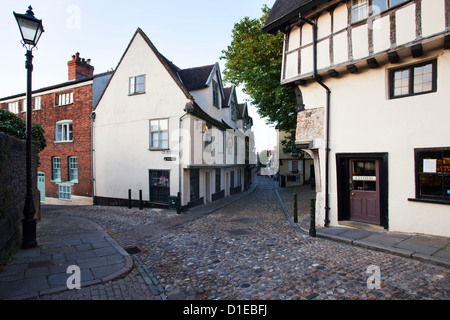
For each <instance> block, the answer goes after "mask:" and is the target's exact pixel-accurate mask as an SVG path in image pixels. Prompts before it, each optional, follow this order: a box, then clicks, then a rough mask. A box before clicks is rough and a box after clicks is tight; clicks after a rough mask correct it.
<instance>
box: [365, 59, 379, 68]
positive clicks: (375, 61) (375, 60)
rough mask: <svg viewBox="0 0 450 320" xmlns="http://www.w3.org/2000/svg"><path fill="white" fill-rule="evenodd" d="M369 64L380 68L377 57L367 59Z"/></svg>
mask: <svg viewBox="0 0 450 320" xmlns="http://www.w3.org/2000/svg"><path fill="white" fill-rule="evenodd" d="M367 65H368V66H369V67H371V68H372V69H373V68H378V61H377V59H375V58H369V59H367Z"/></svg>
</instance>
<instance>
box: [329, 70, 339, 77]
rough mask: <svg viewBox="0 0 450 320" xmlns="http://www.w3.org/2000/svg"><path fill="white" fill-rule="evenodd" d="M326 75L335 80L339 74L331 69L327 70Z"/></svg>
mask: <svg viewBox="0 0 450 320" xmlns="http://www.w3.org/2000/svg"><path fill="white" fill-rule="evenodd" d="M328 75H329V76H330V77H333V78H337V77H339V72H337V71H336V69H331V70H328Z"/></svg>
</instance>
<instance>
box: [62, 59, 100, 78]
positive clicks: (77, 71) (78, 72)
mask: <svg viewBox="0 0 450 320" xmlns="http://www.w3.org/2000/svg"><path fill="white" fill-rule="evenodd" d="M67 66H68V69H69V70H68V71H69V81H71V80H76V79H80V78H82V77H87V78H89V77H92V76H94V67H93V66H92V65H91V59H88V60H87V61H86V59H85V58H80V53H79V52H77V53H75V55H73V56H72V60H70V61H69V62H68V63H67Z"/></svg>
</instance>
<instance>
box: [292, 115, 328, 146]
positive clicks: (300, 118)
mask: <svg viewBox="0 0 450 320" xmlns="http://www.w3.org/2000/svg"><path fill="white" fill-rule="evenodd" d="M324 118H325V109H324V108H314V109H306V110H303V111H301V112H299V113H298V114H297V131H296V135H295V142H296V144H300V143H301V142H307V141H312V140H314V139H323V138H324V124H325V123H324V122H325V120H324Z"/></svg>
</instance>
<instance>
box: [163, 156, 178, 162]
mask: <svg viewBox="0 0 450 320" xmlns="http://www.w3.org/2000/svg"><path fill="white" fill-rule="evenodd" d="M176 160H177V158H175V157H164V161H176Z"/></svg>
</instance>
